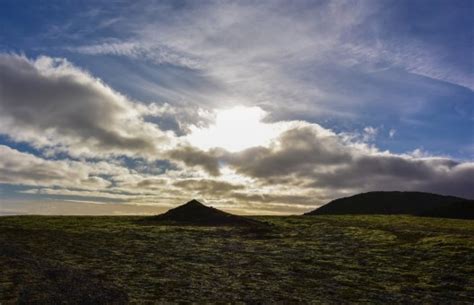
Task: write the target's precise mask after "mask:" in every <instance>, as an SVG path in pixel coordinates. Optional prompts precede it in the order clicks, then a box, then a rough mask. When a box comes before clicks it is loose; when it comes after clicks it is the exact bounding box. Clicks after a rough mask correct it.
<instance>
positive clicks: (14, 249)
mask: <svg viewBox="0 0 474 305" xmlns="http://www.w3.org/2000/svg"><path fill="white" fill-rule="evenodd" d="M139 219H140V218H139V217H41V216H20V217H1V218H0V304H2V305H5V304H10V303H12V304H16V303H19V304H31V303H38V304H55V303H61V301H68V302H69V303H78V304H86V303H110V304H124V303H147V302H149V303H154V302H156V303H162V302H163V303H165V302H170V301H181V302H218V301H220V302H245V303H268V304H270V303H275V302H284V303H335V304H340V303H349V302H350V303H353V302H360V303H366V302H371V303H379V304H383V303H405V304H406V303H438V304H447V303H466V304H472V303H474V221H465V220H446V219H433V218H417V217H410V216H313V217H310V216H308V217H256V219H259V220H262V221H266V222H269V223H272V224H273V226H271V229H270V230H264V229H251V228H250V229H249V228H230V227H215V228H210V227H179V226H158V225H157V226H152V225H144V224H143V223H141V222H139V221H138V220H139Z"/></svg>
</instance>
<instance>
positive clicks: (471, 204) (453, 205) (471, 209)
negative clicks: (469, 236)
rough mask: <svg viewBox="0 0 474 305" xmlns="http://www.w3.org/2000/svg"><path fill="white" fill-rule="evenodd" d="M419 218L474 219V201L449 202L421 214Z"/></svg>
mask: <svg viewBox="0 0 474 305" xmlns="http://www.w3.org/2000/svg"><path fill="white" fill-rule="evenodd" d="M418 216H426V217H440V218H457V219H474V200H461V201H454V202H449V203H446V204H444V205H441V206H438V207H436V208H433V209H430V210H427V211H424V212H422V213H419V214H418Z"/></svg>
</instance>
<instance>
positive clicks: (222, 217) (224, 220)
mask: <svg viewBox="0 0 474 305" xmlns="http://www.w3.org/2000/svg"><path fill="white" fill-rule="evenodd" d="M148 220H150V221H153V222H164V223H171V224H173V223H174V224H189V225H201V226H202V225H204V226H223V225H233V226H258V225H265V224H264V223H263V222H260V221H257V220H253V219H250V218H247V217H243V216H237V215H233V214H229V213H226V212H224V211H221V210H218V209H215V208H213V207H208V206H205V205H204V204H202V203H200V202H199V201H197V200H195V199H193V200H191V201H189V202H188V203H185V204H183V205H180V206H179V207H176V208H174V209H171V210H169V211H168V212H166V213H164V214H161V215H157V216H153V217H151V218H148Z"/></svg>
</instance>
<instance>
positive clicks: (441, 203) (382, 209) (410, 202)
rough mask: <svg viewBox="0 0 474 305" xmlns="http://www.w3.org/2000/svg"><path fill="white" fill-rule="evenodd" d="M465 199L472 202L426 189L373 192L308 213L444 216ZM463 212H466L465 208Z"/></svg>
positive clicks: (329, 204)
mask: <svg viewBox="0 0 474 305" xmlns="http://www.w3.org/2000/svg"><path fill="white" fill-rule="evenodd" d="M464 201H466V202H470V201H468V200H466V199H463V198H458V197H453V196H443V195H437V194H431V193H422V192H369V193H363V194H358V195H354V196H351V197H345V198H340V199H336V200H333V201H331V202H329V203H328V204H326V205H323V206H322V207H320V208H318V209H316V210H314V211H311V212H309V213H306V214H305V215H342V214H384V215H393V214H407V215H428V214H429V212H430V211H438V212H436V213H435V214H436V215H439V216H436V217H442V215H443V211H445V212H447V211H448V210H450V211H451V210H452V209H453V208H454V206H451V207H450V204H451V203H454V202H464ZM456 206H457V207H459V208H463V209H466V208H468V207H470V205H469V204H462V205H456ZM433 213H434V212H433ZM459 213H460V214H462V212H461V211H459ZM459 213H458V214H459ZM435 214H433V215H435ZM449 215H452V216H456V215H457V213H453V212H449ZM446 217H448V216H447V214H446ZM454 218H458V217H454Z"/></svg>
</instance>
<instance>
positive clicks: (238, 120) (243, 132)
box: [188, 106, 281, 152]
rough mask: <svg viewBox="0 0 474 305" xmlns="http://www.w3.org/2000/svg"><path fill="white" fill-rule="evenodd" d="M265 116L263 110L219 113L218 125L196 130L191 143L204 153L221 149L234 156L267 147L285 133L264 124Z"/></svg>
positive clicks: (218, 111) (235, 108)
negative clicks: (280, 134) (234, 153)
mask: <svg viewBox="0 0 474 305" xmlns="http://www.w3.org/2000/svg"><path fill="white" fill-rule="evenodd" d="M265 115H266V112H265V111H264V110H262V109H261V108H259V107H245V106H237V107H234V108H230V109H223V110H217V111H216V120H215V122H214V124H212V125H210V126H209V127H207V128H198V127H196V126H193V127H192V128H191V130H192V132H191V134H190V135H189V136H188V140H189V141H190V143H191V144H192V145H194V146H197V147H199V148H201V149H210V148H214V147H220V148H224V149H226V150H228V151H230V152H237V151H241V150H244V149H247V148H250V147H255V146H267V145H268V144H270V142H271V140H272V139H274V138H275V137H277V136H278V134H279V133H280V132H281V126H279V124H272V123H264V122H262V120H263V118H264V117H265Z"/></svg>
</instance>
